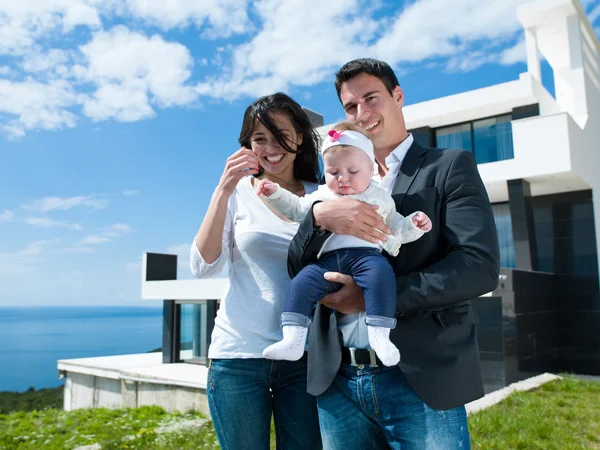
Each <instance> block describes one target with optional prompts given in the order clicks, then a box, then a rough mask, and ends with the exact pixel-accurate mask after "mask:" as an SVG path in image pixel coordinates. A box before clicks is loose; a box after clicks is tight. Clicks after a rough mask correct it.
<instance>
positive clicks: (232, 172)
mask: <svg viewBox="0 0 600 450" xmlns="http://www.w3.org/2000/svg"><path fill="white" fill-rule="evenodd" d="M259 167H260V165H259V163H258V158H257V157H256V155H255V154H254V152H253V151H252V150H248V149H247V148H246V147H242V148H240V149H239V150H238V151H237V152H235V153H234V154H233V155H231V156H230V157H229V158H227V163H226V164H225V170H224V171H223V175H221V179H220V180H219V185H218V187H217V189H220V190H221V191H222V192H223V193H225V194H227V195H231V194H233V191H234V190H235V187H236V186H237V184H238V182H239V181H240V180H241V179H242V178H243V177H245V176H246V175H249V174H252V175H256V174H257V173H258V171H259Z"/></svg>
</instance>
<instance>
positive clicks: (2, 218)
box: [0, 209, 15, 223]
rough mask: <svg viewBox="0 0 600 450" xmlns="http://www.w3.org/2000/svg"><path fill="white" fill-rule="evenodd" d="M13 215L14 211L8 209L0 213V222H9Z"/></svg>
mask: <svg viewBox="0 0 600 450" xmlns="http://www.w3.org/2000/svg"><path fill="white" fill-rule="evenodd" d="M14 217H15V213H14V212H12V211H9V210H8V209H7V210H5V211H4V212H1V213H0V223H2V222H10V221H11V220H12V219H13V218H14Z"/></svg>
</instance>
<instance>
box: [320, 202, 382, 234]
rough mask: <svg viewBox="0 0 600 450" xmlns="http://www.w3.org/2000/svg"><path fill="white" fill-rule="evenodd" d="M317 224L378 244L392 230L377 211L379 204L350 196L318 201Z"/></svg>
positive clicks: (332, 230) (338, 232)
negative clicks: (360, 200) (364, 201)
mask: <svg viewBox="0 0 600 450" xmlns="http://www.w3.org/2000/svg"><path fill="white" fill-rule="evenodd" d="M313 216H314V218H315V224H316V225H318V226H319V227H321V228H324V229H326V230H329V231H331V232H333V233H336V234H349V235H351V236H355V237H357V238H360V239H363V240H365V241H369V242H371V243H373V244H377V243H378V242H379V241H386V240H387V235H388V234H390V233H391V232H392V230H391V229H390V228H389V227H388V226H387V225H386V224H385V222H384V221H383V218H382V217H381V216H380V215H379V214H378V213H377V206H375V205H369V204H368V203H363V202H359V201H358V200H355V199H353V198H350V197H342V198H338V199H336V200H329V201H326V202H321V203H317V204H316V205H315V206H314V207H313Z"/></svg>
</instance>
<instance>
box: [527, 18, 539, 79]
mask: <svg viewBox="0 0 600 450" xmlns="http://www.w3.org/2000/svg"><path fill="white" fill-rule="evenodd" d="M525 48H526V50H527V72H529V73H530V74H531V76H533V77H534V78H536V79H537V80H538V81H540V82H541V81H542V69H541V65H540V51H539V49H538V43H537V35H536V31H535V28H527V29H526V30H525Z"/></svg>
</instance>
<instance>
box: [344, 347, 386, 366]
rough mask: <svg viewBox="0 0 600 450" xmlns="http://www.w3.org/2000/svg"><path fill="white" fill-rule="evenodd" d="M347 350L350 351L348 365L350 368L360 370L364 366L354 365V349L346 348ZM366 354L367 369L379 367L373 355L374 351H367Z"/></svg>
mask: <svg viewBox="0 0 600 450" xmlns="http://www.w3.org/2000/svg"><path fill="white" fill-rule="evenodd" d="M348 350H350V365H351V366H352V367H358V368H359V369H362V368H363V367H364V364H357V363H356V349H355V348H353V347H348ZM368 352H369V367H379V365H378V364H377V356H376V355H375V350H368Z"/></svg>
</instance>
